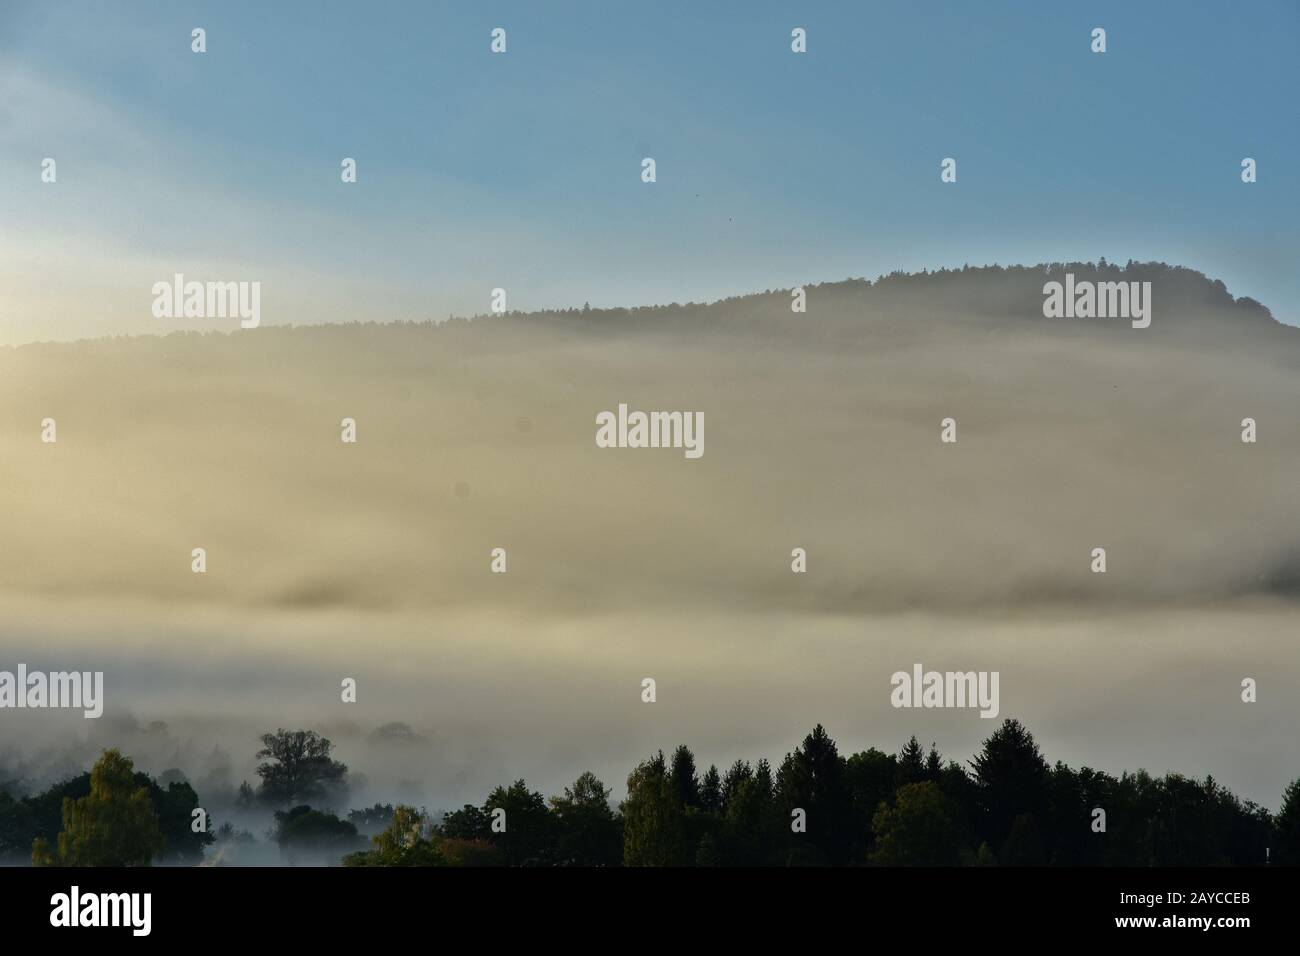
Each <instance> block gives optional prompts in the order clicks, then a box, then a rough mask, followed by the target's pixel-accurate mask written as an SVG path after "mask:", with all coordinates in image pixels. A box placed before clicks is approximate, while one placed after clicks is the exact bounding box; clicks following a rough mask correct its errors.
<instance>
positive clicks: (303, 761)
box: [257, 728, 348, 804]
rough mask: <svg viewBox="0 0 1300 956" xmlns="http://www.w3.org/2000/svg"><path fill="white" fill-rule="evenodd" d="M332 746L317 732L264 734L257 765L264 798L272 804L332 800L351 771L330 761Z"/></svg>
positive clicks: (300, 731) (297, 731)
mask: <svg viewBox="0 0 1300 956" xmlns="http://www.w3.org/2000/svg"><path fill="white" fill-rule="evenodd" d="M330 747H331V744H330V742H329V740H328V739H326V738H325V737H322V736H320V735H319V734H317V733H316V732H315V731H314V730H284V729H283V728H281V729H280V730H277V731H276V732H275V733H273V734H263V735H262V749H261V750H259V751H258V752H257V758H258V759H259V760H262V761H263V762H262V763H260V764H258V766H257V775H258V776H259V777H261V778H262V795H263V797H264V798H265V799H266V800H268V801H269V802H272V803H278V804H293V803H296V802H298V801H299V800H304V799H313V798H322V797H329V796H331V795H333V794H334V793H335V792H336V791H337V790H338V789H339V788H340V787H341V785H342V783H343V781H344V778H345V777H346V776H347V772H348V768H347V767H346V766H345V765H344V764H341V763H339V762H338V761H337V760H332V759H330Z"/></svg>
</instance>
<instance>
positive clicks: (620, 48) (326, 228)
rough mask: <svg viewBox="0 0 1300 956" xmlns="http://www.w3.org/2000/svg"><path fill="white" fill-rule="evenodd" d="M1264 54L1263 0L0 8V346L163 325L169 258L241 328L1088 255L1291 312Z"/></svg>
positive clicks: (1267, 36)
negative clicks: (1198, 281)
mask: <svg viewBox="0 0 1300 956" xmlns="http://www.w3.org/2000/svg"><path fill="white" fill-rule="evenodd" d="M196 26H201V27H203V28H205V29H206V30H207V42H208V52H207V53H205V54H202V55H197V54H194V53H192V52H191V51H190V30H191V29H192V28H193V27H196ZM498 26H499V27H503V28H504V29H506V30H507V32H508V52H507V53H505V54H504V55H493V54H492V53H491V52H490V51H489V39H490V38H489V33H490V31H491V29H492V28H493V27H498ZM1098 26H1100V27H1104V28H1105V29H1106V30H1107V45H1108V51H1107V52H1106V53H1105V54H1100V55H1098V54H1094V53H1092V52H1091V51H1090V49H1089V43H1090V38H1089V35H1090V32H1091V30H1092V29H1093V28H1094V27H1098ZM794 27H804V28H806V30H807V31H808V53H807V54H804V55H796V54H793V53H792V52H791V51H790V30H791V29H792V28H794ZM1297 39H1300V4H1297V3H1296V2H1295V0H1282V2H1243V3H1235V4H1229V3H1226V2H1224V3H1194V2H1183V3H1178V4H1165V3H1154V2H1151V3H1132V2H1124V3H1044V2H1041V0H1039V2H1004V0H993V2H990V3H981V4H974V3H963V2H956V0H954V2H951V3H942V4H940V3H919V2H853V3H847V2H846V3H830V2H816V3H804V4H792V3H755V2H744V3H739V2H736V3H730V2H728V3H707V4H701V3H655V4H632V3H622V2H619V3H614V2H591V3H585V2H583V3H578V2H572V3H566V2H555V3H551V2H539V0H532V2H521V3H468V2H465V3H432V2H417V3H395V2H391V3H390V2H383V0H376V2H373V3H338V2H326V3H310V4H308V3H288V2H285V3H263V2H222V3H176V2H168V3H161V2H157V3H132V4H124V5H113V4H102V3H72V2H69V3H59V4H51V3H25V2H22V0H19V2H13V0H8V2H5V3H4V4H3V5H2V6H0V282H2V283H3V288H4V289H5V290H6V292H5V294H4V295H3V297H0V299H3V302H2V303H0V343H7V342H21V341H30V340H33V339H45V338H69V337H79V336H84V335H104V334H114V333H127V332H131V333H135V332H148V331H169V330H170V329H171V328H172V327H174V325H173V326H168V327H167V328H160V325H159V323H160V320H157V319H154V318H153V317H152V316H151V315H150V312H149V306H150V302H151V295H150V287H151V285H152V283H153V282H155V281H157V280H159V279H165V278H168V277H170V276H171V275H172V274H173V273H174V272H177V271H180V272H184V273H185V274H186V275H187V277H190V278H199V279H221V280H237V279H250V280H251V279H257V280H259V281H261V282H262V285H263V291H262V296H263V304H262V312H263V322H264V323H265V324H271V323H277V322H294V323H298V322H305V321H317V320H330V321H340V320H346V319H353V318H355V319H363V320H364V319H378V320H392V319H424V318H442V317H445V316H446V315H447V314H448V313H452V312H454V313H456V314H469V313H475V312H482V311H486V310H487V308H488V304H489V295H490V291H491V289H492V288H494V287H497V286H500V287H504V288H506V290H507V292H508V296H509V299H508V304H509V306H510V307H511V308H517V309H531V308H539V307H565V306H569V305H581V304H582V303H583V302H588V301H589V302H591V304H592V305H634V304H647V303H651V302H668V301H686V300H692V299H693V300H704V299H713V298H719V297H722V296H726V295H732V294H736V293H740V292H746V291H754V290H761V289H764V288H769V287H778V286H788V285H794V284H799V283H806V282H817V281H824V280H835V279H842V278H845V277H847V276H875V275H878V274H880V273H884V272H889V271H892V270H894V269H905V270H919V269H921V268H936V267H939V266H945V265H947V266H952V265H958V266H960V265H961V264H962V263H964V262H969V263H972V264H979V263H988V262H999V263H1004V264H1005V263H1009V262H1022V263H1025V262H1037V261H1043V260H1062V259H1095V258H1097V257H1099V256H1105V257H1106V258H1107V259H1110V260H1112V261H1120V262H1123V261H1124V260H1126V259H1129V258H1133V259H1161V260H1165V261H1168V262H1172V263H1177V264H1181V265H1187V266H1191V267H1193V268H1197V269H1201V270H1202V271H1205V272H1206V273H1208V274H1210V275H1212V276H1214V277H1216V278H1221V279H1223V280H1224V281H1225V282H1226V283H1227V285H1228V288H1229V289H1230V291H1232V292H1233V293H1234V294H1236V295H1250V296H1253V297H1255V298H1257V299H1259V300H1261V301H1262V302H1264V304H1265V305H1267V306H1269V307H1270V308H1271V309H1272V310H1273V311H1274V314H1275V315H1276V316H1277V317H1278V318H1279V319H1282V320H1284V321H1289V322H1292V323H1300V269H1297V261H1298V256H1297V253H1300V228H1298V227H1297V213H1298V212H1300V201H1298V199H1300V187H1297V185H1296V181H1295V175H1294V171H1293V170H1292V168H1291V166H1292V163H1293V158H1294V157H1295V156H1296V155H1297V152H1300V133H1298V130H1297V108H1296V99H1297V94H1300V82H1298V81H1300V66H1298V63H1300V58H1297V56H1296V54H1295V49H1296V42H1297ZM46 156H49V157H53V158H55V159H56V161H57V162H58V182H57V183H56V184H53V185H50V184H43V183H41V182H40V163H41V160H42V158H44V157H46ZM345 156H347V157H354V158H356V160H357V162H358V170H359V182H357V183H356V184H353V185H345V184H343V183H341V182H340V178H339V163H340V160H341V159H342V158H343V157H345ZM645 156H652V157H654V158H655V160H656V163H657V172H658V181H657V182H656V183H654V184H644V183H642V182H641V181H640V162H641V159H642V158H643V157H645ZM948 156H951V157H954V158H956V159H957V162H958V181H957V182H956V183H955V184H943V183H941V182H940V180H939V163H940V161H941V160H942V159H943V158H944V157H948ZM1246 156H1250V157H1253V158H1254V159H1256V160H1257V162H1258V164H1259V181H1258V182H1257V183H1254V184H1251V185H1246V184H1243V183H1242V182H1241V181H1240V162H1241V160H1242V158H1243V157H1246ZM161 321H166V320H161ZM227 324H228V325H230V327H231V328H234V327H235V323H234V322H230V323H227ZM207 327H213V324H212V323H209V324H208V326H207ZM222 327H224V326H222Z"/></svg>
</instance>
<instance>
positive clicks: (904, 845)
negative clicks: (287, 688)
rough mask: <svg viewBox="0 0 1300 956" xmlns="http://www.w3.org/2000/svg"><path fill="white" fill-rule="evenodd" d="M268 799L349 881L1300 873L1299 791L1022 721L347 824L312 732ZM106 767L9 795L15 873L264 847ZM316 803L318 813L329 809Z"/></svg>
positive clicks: (818, 748) (644, 772) (289, 739)
mask: <svg viewBox="0 0 1300 956" xmlns="http://www.w3.org/2000/svg"><path fill="white" fill-rule="evenodd" d="M262 743H263V747H262V749H261V750H260V751H259V752H258V755H257V756H258V758H259V760H261V761H262V762H261V763H260V764H259V766H258V771H257V772H258V775H259V777H260V784H259V786H258V787H257V788H256V789H255V788H253V787H251V786H249V785H248V784H247V783H245V784H244V786H243V787H242V788H241V790H240V799H241V801H243V802H244V803H246V804H247V805H248V806H250V807H251V806H254V805H260V806H264V807H266V808H267V809H269V810H271V811H272V814H273V820H274V827H273V829H272V830H271V831H270V832H269V833H268V834H267V835H266V837H267V839H269V840H271V841H274V842H275V843H276V844H278V847H279V849H280V852H281V854H282V860H283V862H285V863H290V864H292V863H294V862H295V860H296V859H301V858H302V857H303V856H304V855H309V856H312V857H314V858H316V859H320V860H323V861H328V862H333V863H340V862H341V863H342V864H343V865H345V866H620V865H623V866H845V865H877V866H1041V865H1053V866H1257V865H1263V864H1266V863H1273V864H1283V865H1296V864H1300V779H1297V780H1296V781H1294V782H1292V783H1291V785H1290V786H1289V787H1287V789H1286V792H1285V793H1284V794H1283V798H1282V805H1281V809H1280V810H1279V811H1278V813H1277V814H1276V815H1274V814H1272V813H1270V812H1269V811H1268V810H1267V809H1265V808H1264V807H1261V806H1258V805H1256V804H1254V803H1252V802H1250V801H1242V800H1240V799H1238V798H1237V797H1236V796H1235V795H1234V794H1233V793H1232V792H1231V791H1229V790H1227V789H1225V788H1224V787H1222V786H1220V785H1219V784H1218V783H1217V782H1216V781H1215V780H1214V779H1213V778H1211V777H1207V778H1205V779H1204V780H1194V779H1190V778H1188V777H1184V776H1182V775H1181V774H1176V773H1171V774H1167V775H1165V776H1163V777H1153V776H1151V775H1150V774H1148V773H1146V772H1145V771H1141V770H1139V771H1137V772H1136V773H1128V772H1125V773H1122V774H1121V775H1120V776H1118V777H1116V776H1113V775H1111V774H1108V773H1105V772H1102V771H1097V770H1093V769H1090V768H1088V767H1082V768H1080V769H1078V770H1075V769H1072V768H1070V767H1068V766H1066V765H1065V764H1063V763H1060V762H1058V763H1056V764H1055V765H1054V766H1053V765H1049V764H1048V762H1047V760H1046V759H1045V758H1044V756H1043V754H1042V753H1041V751H1040V750H1039V747H1038V745H1037V743H1036V742H1035V741H1034V738H1033V736H1032V735H1031V734H1030V732H1029V731H1028V730H1027V729H1026V728H1025V727H1024V726H1023V725H1021V724H1020V723H1019V722H1018V721H1016V720H1013V719H1008V720H1005V721H1004V722H1003V723H1002V725H1001V726H1000V727H999V728H998V729H997V730H995V731H994V732H993V733H992V734H990V735H989V737H988V738H987V739H986V740H985V741H984V744H983V746H982V748H981V750H980V751H979V753H977V754H976V755H975V756H974V757H973V758H972V759H971V760H970V762H969V764H968V765H966V766H963V765H962V764H960V763H958V762H956V761H953V760H945V759H944V758H943V757H942V756H941V755H940V753H939V752H938V750H937V749H936V748H935V747H934V746H933V745H931V746H930V748H929V749H928V750H927V749H926V748H924V747H923V746H922V745H921V744H920V743H919V742H918V741H917V739H916V738H915V737H912V739H911V740H909V741H908V742H907V743H906V745H905V746H904V747H903V748H902V749H901V750H900V751H899V752H898V753H896V754H888V753H884V752H883V751H880V750H877V749H875V748H871V749H868V750H865V751H862V752H860V753H855V754H852V755H849V756H847V757H845V756H842V755H841V754H840V753H839V750H838V748H837V747H836V745H835V742H834V741H833V740H832V739H831V738H830V737H829V736H828V735H827V733H826V731H825V730H824V729H823V728H822V727H821V725H818V726H817V727H815V728H814V729H813V731H812V732H811V733H810V734H808V735H807V736H806V737H805V738H804V739H803V741H802V743H800V744H799V746H798V747H796V748H795V749H794V751H793V752H791V753H788V754H786V756H785V758H784V759H783V760H782V761H781V762H780V765H779V766H778V767H777V768H775V770H774V769H773V768H772V766H771V765H770V764H769V763H768V761H767V760H766V759H763V760H759V761H758V762H757V763H754V764H751V763H749V762H748V761H745V760H737V761H736V762H735V763H733V764H732V765H731V766H729V767H727V768H726V769H725V770H720V769H719V768H718V767H717V766H710V767H708V768H707V769H706V770H704V771H703V772H702V773H701V772H700V770H699V768H698V767H697V766H696V762H695V757H694V755H693V753H692V752H691V750H690V748H688V747H686V746H679V747H678V748H676V750H674V751H673V752H672V753H671V755H665V754H664V753H663V752H662V751H660V752H659V753H656V754H654V755H653V756H651V757H650V758H648V759H646V760H644V761H642V762H641V763H640V764H639V765H638V766H637V767H636V768H635V769H634V770H633V771H632V772H631V773H630V774H629V776H628V779H627V797H626V799H624V800H623V801H622V802H621V803H620V804H619V805H618V806H617V808H615V807H613V806H611V804H610V801H609V795H610V790H609V789H608V788H607V787H605V785H604V784H603V783H602V782H601V781H600V780H598V779H597V778H596V777H595V776H594V775H593V774H591V773H584V774H582V775H581V776H579V777H578V779H577V780H576V781H575V782H574V784H573V785H572V786H571V787H566V788H565V790H564V793H563V794H562V795H559V796H553V797H551V798H550V799H549V800H548V799H546V798H545V797H544V796H543V795H542V794H541V793H539V792H537V791H535V790H531V789H530V788H529V787H528V785H527V784H526V783H525V781H523V780H517V781H515V782H514V783H511V784H509V785H505V786H499V787H497V788H495V789H494V790H493V791H492V792H491V793H489V794H488V795H487V797H486V798H485V799H484V801H483V803H482V804H481V805H477V806H476V805H472V804H466V805H465V806H464V807H462V808H461V809H459V810H456V811H454V812H450V813H445V814H443V815H442V816H441V819H438V820H434V819H432V818H431V815H430V814H429V813H428V812H427V811H425V810H421V809H417V808H415V807H411V806H406V805H402V804H398V805H397V806H393V805H389V804H376V805H374V806H371V807H368V808H365V809H361V810H352V811H350V812H348V813H347V814H346V816H342V817H341V816H339V815H338V814H337V813H336V812H334V811H333V810H332V809H323V808H324V807H329V806H336V805H338V804H337V802H336V801H337V800H338V798H339V797H345V795H346V788H347V774H348V770H347V767H346V766H345V765H344V764H342V763H341V762H339V761H337V760H335V759H333V757H332V755H331V744H330V741H329V740H327V739H325V738H323V737H321V736H319V735H318V734H316V733H314V732H312V731H308V730H298V731H286V730H280V731H277V732H276V733H274V734H266V735H264V736H263V738H262ZM176 775H177V774H176V772H171V771H169V772H168V774H164V778H167V777H169V776H171V777H173V779H168V780H166V781H165V784H164V783H162V782H159V781H156V780H154V779H152V778H150V777H149V776H148V775H146V774H144V773H138V772H136V771H135V770H134V767H133V765H132V762H131V760H130V759H129V758H127V757H124V756H123V755H122V754H121V753H119V752H118V751H116V750H107V751H105V752H104V753H103V755H102V756H101V757H100V759H99V760H98V761H97V762H96V764H95V766H94V768H93V769H92V770H91V771H90V772H88V773H83V774H81V775H79V776H77V777H74V778H72V779H70V780H67V781H65V782H63V783H61V784H58V785H57V786H54V787H52V788H50V789H49V790H47V791H45V792H43V793H40V794H34V795H28V796H23V797H17V796H15V795H13V794H11V793H10V792H9V788H7V787H6V788H0V856H3V857H8V858H14V857H27V858H30V859H31V861H32V862H33V863H34V864H36V865H44V866H133V865H134V866H147V865H150V864H171V865H195V864H199V863H202V862H204V860H205V856H207V855H208V854H209V853H210V852H211V850H210V848H212V847H213V846H214V845H216V846H217V847H220V846H221V845H222V844H231V843H234V844H238V843H241V842H243V843H247V842H251V841H255V840H256V837H254V836H253V834H251V833H248V832H247V831H239V830H236V829H235V828H234V827H233V826H232V825H231V824H230V823H228V822H227V823H223V824H220V825H217V823H216V821H213V820H210V819H206V815H205V813H200V812H199V811H198V808H199V807H200V805H201V803H200V795H199V794H198V793H196V792H195V790H194V788H193V786H192V785H191V784H190V783H189V782H188V781H186V780H184V779H174V777H175V776H176ZM313 804H314V805H313Z"/></svg>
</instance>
